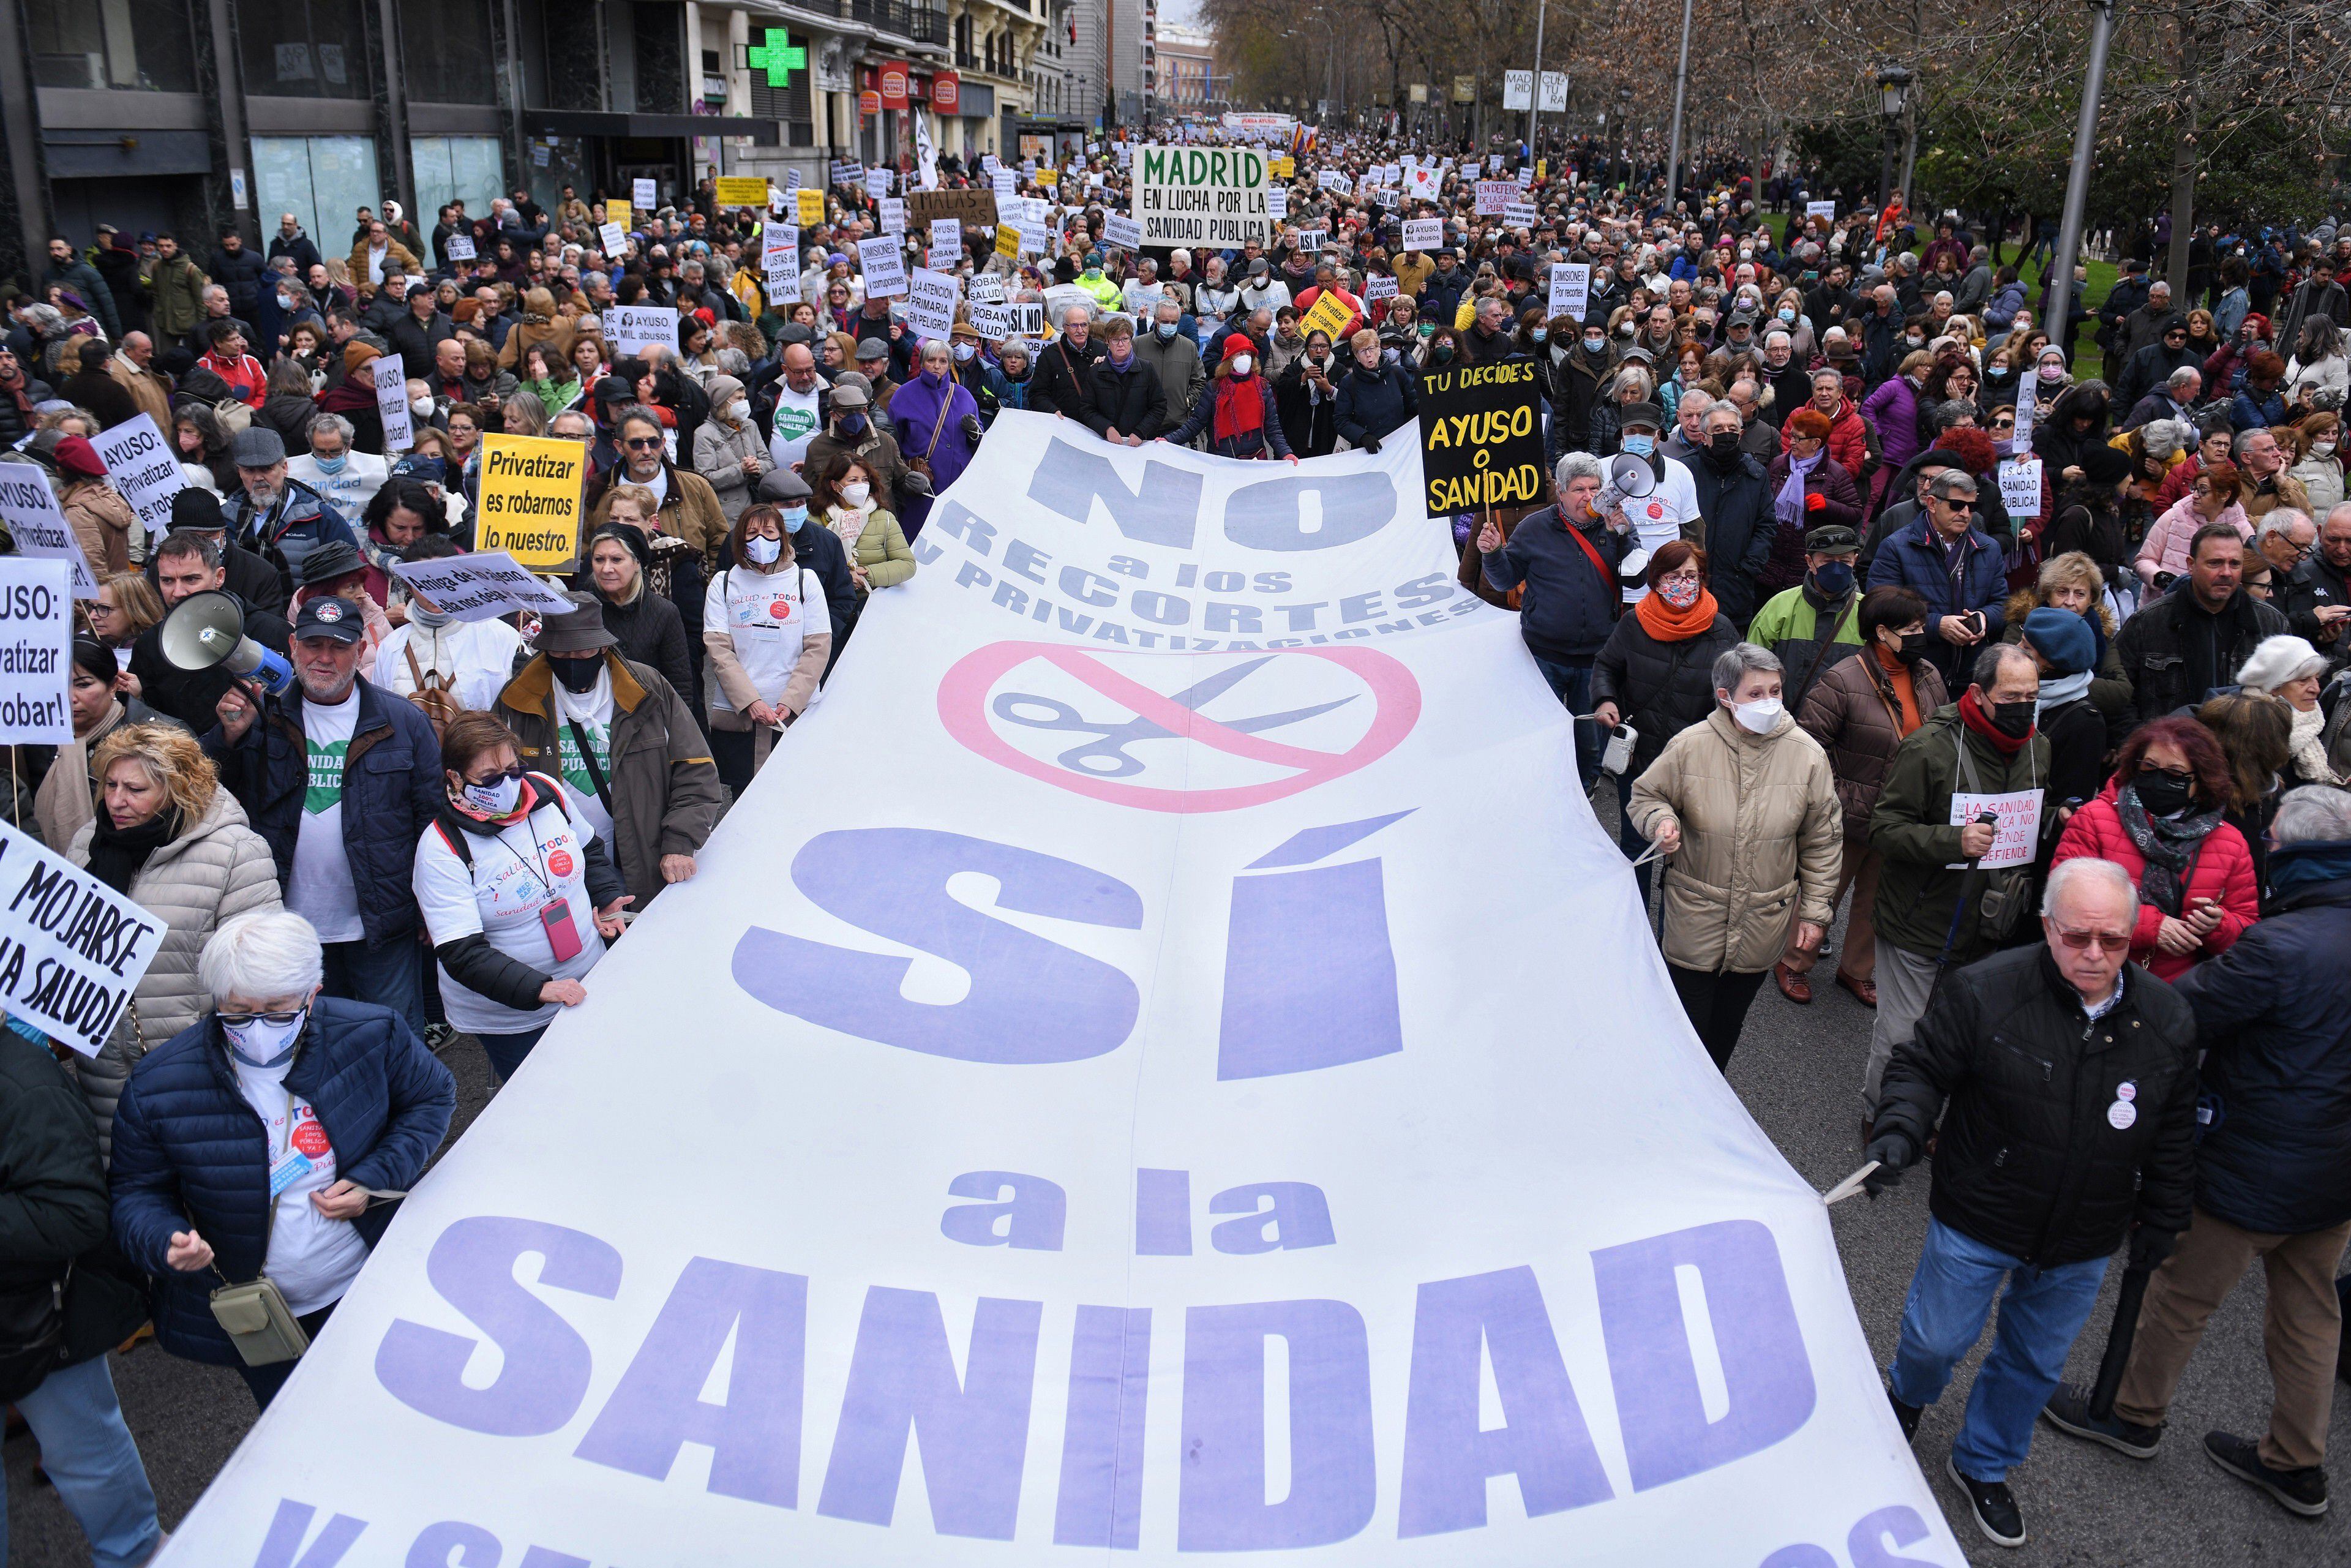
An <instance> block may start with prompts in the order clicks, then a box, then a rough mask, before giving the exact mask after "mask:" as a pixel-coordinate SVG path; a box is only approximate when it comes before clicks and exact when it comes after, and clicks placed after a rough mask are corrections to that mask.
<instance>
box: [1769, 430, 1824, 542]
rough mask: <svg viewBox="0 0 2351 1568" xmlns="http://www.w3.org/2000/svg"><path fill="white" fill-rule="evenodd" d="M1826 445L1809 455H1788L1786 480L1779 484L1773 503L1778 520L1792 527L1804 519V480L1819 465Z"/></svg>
mask: <svg viewBox="0 0 2351 1568" xmlns="http://www.w3.org/2000/svg"><path fill="white" fill-rule="evenodd" d="M1828 451H1829V449H1828V447H1827V446H1825V445H1823V447H1822V448H1821V449H1820V450H1819V451H1818V452H1815V453H1813V455H1811V456H1810V457H1798V456H1796V455H1793V454H1791V455H1789V458H1788V482H1787V483H1786V484H1784V485H1782V486H1780V494H1779V497H1778V498H1777V499H1776V501H1775V502H1774V503H1773V505H1774V507H1775V508H1776V510H1777V511H1778V513H1779V517H1780V521H1781V522H1782V523H1784V524H1786V525H1787V526H1788V527H1790V528H1793V527H1795V526H1796V525H1797V524H1798V523H1801V522H1802V521H1803V520H1804V481H1805V480H1806V479H1807V478H1809V477H1810V476H1812V472H1813V469H1815V468H1817V467H1819V466H1820V465H1821V459H1822V458H1823V457H1825V456H1827V455H1828Z"/></svg>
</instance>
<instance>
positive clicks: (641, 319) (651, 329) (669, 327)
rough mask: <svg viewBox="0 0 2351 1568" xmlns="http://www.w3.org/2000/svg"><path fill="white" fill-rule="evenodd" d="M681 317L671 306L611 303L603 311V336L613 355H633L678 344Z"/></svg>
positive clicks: (671, 347)
mask: <svg viewBox="0 0 2351 1568" xmlns="http://www.w3.org/2000/svg"><path fill="white" fill-rule="evenodd" d="M679 320H680V317H679V316H678V313H677V308H676V307H675V306H674V305H613V306H608V307H607V308H605V310H604V337H605V340H606V341H608V342H610V343H611V345H612V351H613V352H614V353H616V354H633V353H635V352H636V351H637V350H640V349H643V348H649V347H652V346H653V345H656V344H658V345H659V346H660V347H662V348H664V349H674V348H676V347H677V324H678V321H679Z"/></svg>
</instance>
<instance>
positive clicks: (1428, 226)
mask: <svg viewBox="0 0 2351 1568" xmlns="http://www.w3.org/2000/svg"><path fill="white" fill-rule="evenodd" d="M1444 244H1445V220H1444V219H1443V218H1406V219H1405V221H1404V248H1405V249H1406V250H1417V251H1422V252H1427V251H1432V250H1436V249H1437V248H1438V247H1439V246H1443V245H1444Z"/></svg>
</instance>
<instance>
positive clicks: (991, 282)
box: [970, 272, 1004, 305]
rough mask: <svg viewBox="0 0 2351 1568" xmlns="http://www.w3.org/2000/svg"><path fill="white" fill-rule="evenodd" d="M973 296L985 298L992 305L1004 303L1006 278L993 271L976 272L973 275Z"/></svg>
mask: <svg viewBox="0 0 2351 1568" xmlns="http://www.w3.org/2000/svg"><path fill="white" fill-rule="evenodd" d="M970 293H971V298H974V299H984V300H986V301H987V303H988V304H990V305H1001V304H1003V303H1004V278H1003V277H1002V276H1001V275H1000V274H998V273H993V272H976V273H974V274H972V277H971V286H970Z"/></svg>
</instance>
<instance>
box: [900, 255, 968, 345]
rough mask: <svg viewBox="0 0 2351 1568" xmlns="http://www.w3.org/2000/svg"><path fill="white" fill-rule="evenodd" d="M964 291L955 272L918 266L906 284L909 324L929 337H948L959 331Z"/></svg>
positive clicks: (907, 321)
mask: <svg viewBox="0 0 2351 1568" xmlns="http://www.w3.org/2000/svg"><path fill="white" fill-rule="evenodd" d="M962 293H963V290H962V289H960V288H958V287H956V277H955V275H954V274H953V273H951V272H936V271H934V270H933V269H931V268H930V267H916V268H914V276H913V277H911V278H909V279H908V281H907V286H906V325H907V326H909V327H911V328H913V329H914V330H915V331H916V332H919V333H920V334H922V335H923V336H924V337H925V338H945V337H946V336H947V335H948V334H949V333H950V332H952V331H954V330H955V314H956V300H957V299H958V298H961V297H962Z"/></svg>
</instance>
